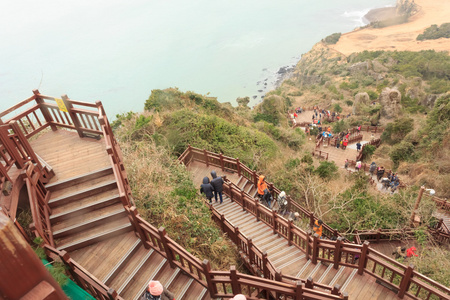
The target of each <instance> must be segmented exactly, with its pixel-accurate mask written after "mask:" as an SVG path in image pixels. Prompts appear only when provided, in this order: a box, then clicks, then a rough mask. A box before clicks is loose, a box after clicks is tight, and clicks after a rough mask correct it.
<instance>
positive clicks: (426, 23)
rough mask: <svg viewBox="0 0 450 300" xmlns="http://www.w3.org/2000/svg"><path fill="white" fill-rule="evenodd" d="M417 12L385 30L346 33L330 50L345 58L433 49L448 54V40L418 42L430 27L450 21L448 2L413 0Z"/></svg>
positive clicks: (442, 0)
mask: <svg viewBox="0 0 450 300" xmlns="http://www.w3.org/2000/svg"><path fill="white" fill-rule="evenodd" d="M415 2H416V4H417V5H419V6H420V11H419V12H418V13H417V14H416V15H414V16H412V17H411V18H410V22H408V23H405V24H400V25H395V26H390V27H386V28H378V29H377V28H365V29H361V30H355V31H352V32H349V33H345V34H343V35H342V36H341V38H340V40H339V42H338V43H337V44H336V45H330V46H329V47H330V48H332V49H334V50H337V51H339V52H341V53H343V54H344V55H346V56H348V55H350V54H352V53H355V52H362V51H364V50H369V51H376V50H387V51H395V50H398V51H407V50H408V51H420V50H428V49H434V50H436V51H448V52H450V39H445V38H441V39H438V40H426V41H417V40H416V38H417V36H418V35H419V34H421V33H423V31H424V30H425V29H426V28H427V27H430V25H433V24H436V25H439V26H440V25H441V24H442V23H447V22H450V18H449V16H450V1H449V0H433V1H430V0H415Z"/></svg>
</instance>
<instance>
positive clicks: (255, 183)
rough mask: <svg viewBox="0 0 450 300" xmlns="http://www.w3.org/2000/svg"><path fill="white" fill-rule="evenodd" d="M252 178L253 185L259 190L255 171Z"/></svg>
mask: <svg viewBox="0 0 450 300" xmlns="http://www.w3.org/2000/svg"><path fill="white" fill-rule="evenodd" d="M252 176H253V184H254V185H255V186H256V187H257V188H258V177H257V176H256V172H255V171H254V170H253V171H252Z"/></svg>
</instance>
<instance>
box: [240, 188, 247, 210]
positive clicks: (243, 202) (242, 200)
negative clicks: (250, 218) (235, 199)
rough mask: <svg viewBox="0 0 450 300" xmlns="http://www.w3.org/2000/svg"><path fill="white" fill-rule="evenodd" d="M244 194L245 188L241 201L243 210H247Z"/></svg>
mask: <svg viewBox="0 0 450 300" xmlns="http://www.w3.org/2000/svg"><path fill="white" fill-rule="evenodd" d="M244 196H245V192H244V191H243V190H241V203H242V210H243V211H246V209H245V202H246V201H245V198H244Z"/></svg>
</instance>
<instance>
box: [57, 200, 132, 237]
mask: <svg viewBox="0 0 450 300" xmlns="http://www.w3.org/2000/svg"><path fill="white" fill-rule="evenodd" d="M126 216H127V214H126V211H125V209H124V208H123V207H120V208H119V209H116V210H115V211H112V212H110V213H108V214H104V215H97V216H96V217H94V218H92V219H86V220H83V222H76V223H74V224H73V225H71V226H67V227H63V226H59V227H61V229H59V230H54V231H53V238H54V239H61V238H63V237H66V236H68V235H74V234H76V233H79V232H82V231H83V232H86V231H87V230H89V229H91V228H93V227H96V226H98V225H101V224H105V223H108V222H109V221H111V220H116V219H118V218H122V217H126ZM83 217H84V216H83Z"/></svg>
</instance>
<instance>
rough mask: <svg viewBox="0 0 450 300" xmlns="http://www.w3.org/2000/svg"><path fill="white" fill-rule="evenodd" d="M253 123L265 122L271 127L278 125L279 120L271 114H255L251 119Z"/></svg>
mask: <svg viewBox="0 0 450 300" xmlns="http://www.w3.org/2000/svg"><path fill="white" fill-rule="evenodd" d="M253 121H254V122H259V121H265V122H268V123H272V124H273V125H278V123H279V120H278V118H277V117H276V116H274V115H273V114H261V113H256V116H255V117H254V118H253Z"/></svg>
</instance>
